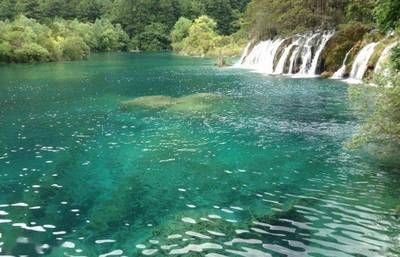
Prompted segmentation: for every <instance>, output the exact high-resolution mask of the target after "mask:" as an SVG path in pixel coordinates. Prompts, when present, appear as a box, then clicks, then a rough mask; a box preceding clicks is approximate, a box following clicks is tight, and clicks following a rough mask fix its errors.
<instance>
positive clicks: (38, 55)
mask: <svg viewBox="0 0 400 257" xmlns="http://www.w3.org/2000/svg"><path fill="white" fill-rule="evenodd" d="M399 17H400V1H399V0H1V1H0V21H1V22H0V61H3V62H4V61H5V62H33V61H57V60H76V59H82V58H85V57H86V56H87V55H88V54H89V52H90V51H116V50H142V51H160V50H170V49H173V50H174V51H176V52H179V53H182V54H188V55H198V56H205V55H214V56H216V55H218V56H221V55H222V56H227V55H237V54H238V53H239V52H240V49H241V48H242V47H243V45H244V44H245V42H246V41H248V39H249V38H253V39H261V38H267V37H273V36H276V35H288V34H294V33H299V32H305V31H310V30H316V29H334V28H336V27H337V26H338V25H340V24H350V23H354V22H358V23H359V24H363V25H365V26H368V27H369V28H371V29H373V28H379V29H380V30H381V31H383V32H387V31H390V30H394V29H395V28H396V27H397V26H398V25H399Z"/></svg>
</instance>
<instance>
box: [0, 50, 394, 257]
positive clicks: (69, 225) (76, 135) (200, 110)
mask: <svg viewBox="0 0 400 257" xmlns="http://www.w3.org/2000/svg"><path fill="white" fill-rule="evenodd" d="M155 96H156V97H155ZM205 96H207V98H208V99H207V101H204V99H202V97H205ZM211 96H218V97H217V98H216V99H217V100H216V101H211V100H210V99H209V98H213V97H211ZM135 99H136V100H135ZM214 100H215V99H214ZM132 101H133V105H135V108H128V110H126V109H125V108H121V103H128V104H129V103H131V104H132ZM147 107H150V108H147ZM357 117H358V116H357V113H355V111H354V110H353V109H352V108H351V105H350V104H349V102H348V100H347V86H346V85H345V84H343V83H341V82H337V81H330V80H321V79H290V78H284V77H265V76H262V75H260V74H256V73H252V72H249V71H243V70H236V69H218V68H215V67H213V66H212V61H211V60H207V59H195V58H189V57H178V56H174V55H171V54H98V55H93V56H92V57H91V58H90V59H89V60H88V61H85V62H67V63H56V64H53V63H51V64H34V65H7V66H6V65H4V66H0V122H1V126H0V255H3V256H4V255H5V256H22V255H24V256H46V257H47V256H54V257H60V256H88V257H92V256H101V257H104V256H143V255H152V256H169V255H171V256H208V257H212V256H214V257H218V256H335V257H342V256H343V257H348V256H358V257H360V256H371V257H374V256H398V255H399V244H400V241H399V240H400V238H399V232H400V220H399V219H398V217H396V215H395V210H396V208H397V206H399V204H400V200H399V199H400V187H399V185H400V175H399V174H398V173H396V172H390V171H387V170H385V169H383V168H381V167H379V166H378V165H376V164H374V163H373V162H371V161H368V159H366V158H363V156H361V155H360V154H359V153H356V152H349V151H347V150H346V149H345V148H344V147H343V145H344V143H345V142H346V141H347V140H348V139H349V138H350V137H351V136H352V133H353V132H354V130H355V128H356V127H357V125H358V123H359V121H358V118H357Z"/></svg>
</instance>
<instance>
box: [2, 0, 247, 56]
mask: <svg viewBox="0 0 400 257" xmlns="http://www.w3.org/2000/svg"><path fill="white" fill-rule="evenodd" d="M248 2H249V0H2V1H0V20H3V21H5V20H13V19H15V18H17V17H18V16H19V15H24V16H26V17H28V18H33V19H35V20H37V21H38V22H39V23H41V24H46V26H50V25H49V24H51V23H52V22H53V20H54V19H57V18H58V19H60V18H61V19H64V20H73V19H77V20H79V21H80V22H85V23H87V22H91V23H94V22H95V21H96V20H99V19H101V20H105V19H107V20H110V21H111V23H112V24H121V28H122V29H123V30H124V31H125V32H126V33H127V34H128V35H129V37H130V42H129V43H128V46H129V48H130V49H132V50H148V51H159V50H165V49H170V44H171V39H170V32H171V30H172V28H173V26H174V25H175V23H176V22H177V20H178V19H179V18H180V17H186V18H188V19H192V20H193V19H196V18H198V17H200V16H202V15H208V16H209V17H211V18H213V19H214V21H215V22H216V28H215V29H216V31H217V32H218V33H219V34H221V35H230V34H232V33H234V32H236V31H237V30H238V29H239V28H240V22H239V18H240V17H241V15H242V13H243V11H244V9H245V8H246V5H247V3H248Z"/></svg>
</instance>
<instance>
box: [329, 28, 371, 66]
mask: <svg viewBox="0 0 400 257" xmlns="http://www.w3.org/2000/svg"><path fill="white" fill-rule="evenodd" d="M369 30H370V28H369V27H368V26H366V25H364V24H361V23H350V24H346V25H342V26H339V30H338V32H336V33H335V35H334V36H333V37H332V38H331V40H329V41H328V43H327V45H326V47H325V50H324V51H323V53H322V62H323V66H324V70H325V71H329V72H335V71H337V70H338V69H339V68H340V67H341V66H342V64H343V60H344V58H345V56H346V54H347V53H348V52H349V51H350V49H352V48H354V45H356V44H357V42H359V41H362V39H363V37H364V35H365V34H366V33H367V32H368V31H369Z"/></svg>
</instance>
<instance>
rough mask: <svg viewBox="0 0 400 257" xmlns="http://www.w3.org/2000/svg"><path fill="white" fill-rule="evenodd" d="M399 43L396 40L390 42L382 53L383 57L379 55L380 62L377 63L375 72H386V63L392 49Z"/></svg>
mask: <svg viewBox="0 0 400 257" xmlns="http://www.w3.org/2000/svg"><path fill="white" fill-rule="evenodd" d="M397 44H399V42H395V43H392V44H390V45H389V46H387V47H386V48H385V49H384V50H383V52H382V54H381V57H379V60H378V62H377V63H376V65H375V69H374V73H384V72H385V67H384V64H385V62H386V60H387V59H388V58H389V56H390V51H391V50H392V49H393V48H394V47H395V46H396V45H397Z"/></svg>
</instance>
